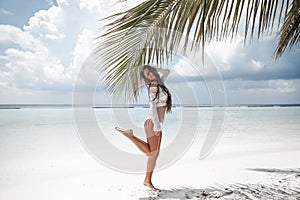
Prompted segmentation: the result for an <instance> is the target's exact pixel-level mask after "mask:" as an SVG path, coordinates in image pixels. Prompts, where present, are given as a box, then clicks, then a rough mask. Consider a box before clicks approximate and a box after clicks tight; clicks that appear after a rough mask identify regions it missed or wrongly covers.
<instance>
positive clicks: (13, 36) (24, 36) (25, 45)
mask: <svg viewBox="0 0 300 200" xmlns="http://www.w3.org/2000/svg"><path fill="white" fill-rule="evenodd" d="M0 35H1V37H0V43H2V44H3V43H4V44H7V43H13V44H17V45H19V46H20V48H22V49H28V50H33V51H44V50H45V47H44V46H43V44H42V42H41V41H39V40H37V39H36V38H35V37H34V36H32V35H31V34H30V33H28V32H25V31H22V30H21V29H19V28H17V27H14V26H10V25H2V24H1V25H0Z"/></svg>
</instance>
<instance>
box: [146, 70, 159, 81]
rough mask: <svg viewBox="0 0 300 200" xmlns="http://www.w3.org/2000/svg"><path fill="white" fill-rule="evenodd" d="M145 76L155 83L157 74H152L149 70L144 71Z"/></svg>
mask: <svg viewBox="0 0 300 200" xmlns="http://www.w3.org/2000/svg"><path fill="white" fill-rule="evenodd" d="M144 76H145V77H146V78H147V79H148V80H150V81H153V80H155V79H156V76H155V74H153V73H152V72H150V71H149V69H144Z"/></svg>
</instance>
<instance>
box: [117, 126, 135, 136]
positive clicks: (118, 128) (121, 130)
mask: <svg viewBox="0 0 300 200" xmlns="http://www.w3.org/2000/svg"><path fill="white" fill-rule="evenodd" d="M115 129H116V130H117V131H119V132H121V133H123V135H125V136H133V131H132V129H127V130H123V129H121V128H120V127H115Z"/></svg>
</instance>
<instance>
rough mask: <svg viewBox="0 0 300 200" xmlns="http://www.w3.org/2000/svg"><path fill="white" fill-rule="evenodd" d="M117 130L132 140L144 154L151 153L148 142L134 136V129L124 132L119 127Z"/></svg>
mask: <svg viewBox="0 0 300 200" xmlns="http://www.w3.org/2000/svg"><path fill="white" fill-rule="evenodd" d="M115 129H116V130H117V131H119V132H121V133H122V134H123V135H124V136H126V137H127V138H128V139H130V140H131V141H132V142H133V143H134V144H135V145H136V146H137V147H138V148H139V149H140V150H141V151H142V152H143V153H145V154H147V155H148V154H149V153H150V147H149V145H148V143H147V142H145V141H143V140H141V139H139V138H137V137H135V136H134V135H133V131H132V129H128V130H123V129H121V128H119V127H115Z"/></svg>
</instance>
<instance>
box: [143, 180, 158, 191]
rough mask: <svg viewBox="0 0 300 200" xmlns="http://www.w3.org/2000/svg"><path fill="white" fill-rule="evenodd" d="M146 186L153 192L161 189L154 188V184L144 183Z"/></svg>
mask: <svg viewBox="0 0 300 200" xmlns="http://www.w3.org/2000/svg"><path fill="white" fill-rule="evenodd" d="M144 186H147V187H149V188H150V189H151V190H153V191H159V189H157V188H156V187H154V186H153V185H152V183H151V182H146V181H145V182H144Z"/></svg>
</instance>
